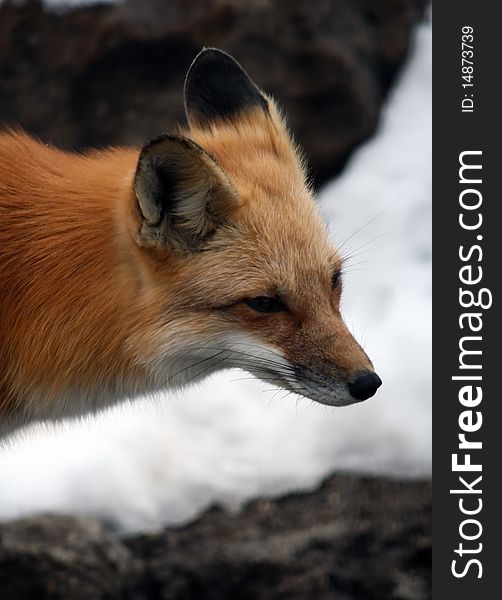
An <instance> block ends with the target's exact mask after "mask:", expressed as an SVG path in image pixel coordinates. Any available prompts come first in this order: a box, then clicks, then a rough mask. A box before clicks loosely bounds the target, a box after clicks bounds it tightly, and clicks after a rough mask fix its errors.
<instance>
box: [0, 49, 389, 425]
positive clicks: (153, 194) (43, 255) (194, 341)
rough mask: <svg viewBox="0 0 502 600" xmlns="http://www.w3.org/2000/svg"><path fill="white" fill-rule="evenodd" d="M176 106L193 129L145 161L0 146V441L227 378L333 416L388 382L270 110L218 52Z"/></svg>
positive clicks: (208, 56)
mask: <svg viewBox="0 0 502 600" xmlns="http://www.w3.org/2000/svg"><path fill="white" fill-rule="evenodd" d="M184 96H185V108H186V115H187V122H188V123H187V126H186V127H183V128H180V129H179V130H178V131H177V132H176V133H173V134H163V135H160V136H159V137H157V138H155V139H153V140H152V141H150V142H148V143H147V144H146V145H145V146H144V147H143V148H142V149H136V148H110V149H105V150H99V151H91V152H88V153H85V154H75V153H67V152H63V151H61V150H58V149H56V148H53V147H49V146H46V145H44V144H42V143H40V142H39V141H36V140H34V139H33V138H31V137H29V136H28V135H26V134H24V133H20V132H19V131H13V130H7V131H5V132H4V133H2V134H0V285H1V287H0V429H1V430H2V431H3V432H4V434H5V433H6V432H8V431H11V430H13V429H15V428H17V427H20V426H21V425H23V424H25V423H29V422H33V421H37V420H55V419H59V418H64V417H68V416H75V415H84V414H86V413H92V412H95V411H98V410H100V409H102V408H104V407H106V406H109V405H111V404H114V403H117V402H119V401H121V400H123V399H126V398H133V397H135V396H138V395H143V394H149V393H153V392H156V391H159V390H163V389H167V388H178V387H180V386H183V385H185V384H188V383H189V382H193V381H196V380H200V379H201V378H203V377H205V376H206V375H208V374H210V373H213V372H214V371H216V370H219V369H226V368H240V369H244V370H246V371H248V372H249V373H251V374H252V375H254V376H256V377H258V378H260V379H262V380H265V381H269V382H272V383H273V384H276V385H277V386H279V387H281V388H284V389H286V390H289V391H292V392H294V393H297V394H301V395H303V396H306V397H308V398H311V399H312V400H315V401H317V402H321V403H323V404H328V405H333V406H342V405H346V404H350V403H353V402H356V401H360V400H365V399H367V398H369V397H371V396H373V395H374V394H375V392H376V391H377V388H378V387H379V386H380V385H381V380H380V378H379V377H378V375H377V374H376V373H375V372H374V369H373V366H372V363H371V361H370V360H369V358H368V357H367V355H366V354H365V352H364V351H363V350H362V348H361V347H360V346H359V344H358V343H357V342H356V341H355V339H354V338H353V336H352V335H351V333H350V332H349V330H348V329H347V327H346V325H345V324H344V322H343V320H342V317H341V314H340V295H341V292H342V259H341V257H340V256H339V255H338V253H337V251H336V249H335V248H334V246H333V245H332V243H331V242H330V240H329V237H328V234H327V231H326V228H325V226H324V224H323V222H322V220H321V218H320V216H319V214H318V211H317V208H316V204H315V202H314V198H313V194H312V191H311V190H310V188H309V185H308V183H307V178H306V174H305V168H304V165H303V162H302V159H301V156H300V154H299V151H298V150H297V148H296V147H295V145H294V143H293V142H292V139H291V136H290V134H289V133H288V130H287V127H286V125H285V122H284V120H283V118H282V116H281V114H280V112H279V110H278V108H277V107H276V105H275V103H274V101H273V100H272V98H271V97H269V96H267V95H266V94H264V93H263V92H262V91H261V90H260V89H259V88H258V87H257V86H256V85H255V84H254V83H253V82H252V80H251V79H250V78H249V76H248V75H247V73H246V72H245V71H244V70H243V68H242V67H241V66H240V65H239V64H238V63H237V62H236V61H235V60H234V59H233V58H232V57H231V56H229V55H228V54H226V53H225V52H223V51H221V50H217V49H213V48H208V49H204V50H202V51H201V52H200V53H199V54H198V56H197V57H196V58H195V60H194V62H193V63H192V65H191V67H190V69H189V71H188V74H187V77H186V82H185V88H184Z"/></svg>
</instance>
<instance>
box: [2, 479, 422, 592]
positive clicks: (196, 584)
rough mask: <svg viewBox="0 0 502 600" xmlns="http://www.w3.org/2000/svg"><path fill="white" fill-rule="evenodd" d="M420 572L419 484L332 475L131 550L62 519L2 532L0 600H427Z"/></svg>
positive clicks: (139, 540) (30, 521)
mask: <svg viewBox="0 0 502 600" xmlns="http://www.w3.org/2000/svg"><path fill="white" fill-rule="evenodd" d="M430 570H431V484H430V482H427V481H419V482H400V481H392V480H387V479H376V478H367V477H358V476H351V475H336V476H333V477H331V478H329V479H328V480H326V481H325V482H324V483H323V484H322V485H321V486H320V487H319V488H318V489H316V490H314V491H312V492H309V493H302V494H291V495H288V496H285V497H282V498H279V499H276V500H270V499H259V500H256V501H253V502H251V503H249V504H248V505H247V506H245V507H244V508H243V510H242V511H241V512H240V513H238V514H231V513H229V512H227V511H226V510H224V509H222V508H218V507H213V508H211V509H209V510H208V511H207V512H205V513H204V514H202V516H201V517H200V518H198V519H197V520H196V521H194V522H192V523H190V524H188V525H185V526H183V527H181V528H167V529H165V530H163V531H161V532H159V533H154V534H148V535H146V534H145V535H139V536H134V537H129V538H121V537H120V536H118V535H117V534H116V533H113V532H111V531H108V530H106V529H105V528H104V527H103V525H101V524H99V523H98V522H97V521H96V520H93V519H85V518H77V517H66V516H60V515H43V516H34V517H30V518H26V519H21V520H18V521H12V522H8V523H4V524H2V525H0V598H2V600H21V599H22V600H45V599H54V600H59V599H60V600H94V599H96V600H97V599H115V598H117V599H119V598H120V599H128V600H129V599H130V600H147V599H148V600H175V599H176V600H178V599H179V600H192V599H196V600H227V599H228V600H237V599H239V600H241V599H242V600H246V599H249V600H251V599H253V600H254V599H260V600H261V599H263V600H272V599H276V598H281V599H283V598H284V599H286V598H287V599H292V600H293V599H295V600H309V599H314V600H324V599H326V600H327V599H334V600H427V599H429V598H431V572H430Z"/></svg>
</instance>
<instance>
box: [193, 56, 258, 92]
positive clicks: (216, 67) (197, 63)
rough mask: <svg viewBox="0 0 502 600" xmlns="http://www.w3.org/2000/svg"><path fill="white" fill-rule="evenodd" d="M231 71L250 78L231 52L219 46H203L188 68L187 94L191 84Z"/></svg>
mask: <svg viewBox="0 0 502 600" xmlns="http://www.w3.org/2000/svg"><path fill="white" fill-rule="evenodd" d="M229 73H232V74H233V75H234V76H235V75H238V76H240V77H245V78H249V77H248V75H247V73H246V71H244V69H243V68H242V67H241V66H240V64H239V63H238V62H237V61H236V60H235V58H233V57H232V56H230V54H227V53H226V52H224V51H223V50H219V49H218V48H203V49H202V50H201V51H200V52H199V54H197V56H196V57H195V58H194V60H193V62H192V64H191V65H190V67H189V69H188V72H187V75H186V78H185V95H186V93H187V91H188V92H189V91H190V86H191V85H192V84H193V85H197V83H198V82H199V81H200V80H201V79H210V78H211V77H215V76H216V77H217V76H219V77H221V76H222V75H224V74H226V75H228V74H229Z"/></svg>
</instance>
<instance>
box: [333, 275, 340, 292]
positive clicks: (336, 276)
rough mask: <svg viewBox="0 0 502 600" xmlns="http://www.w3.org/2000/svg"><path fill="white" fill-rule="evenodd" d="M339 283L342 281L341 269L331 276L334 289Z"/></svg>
mask: <svg viewBox="0 0 502 600" xmlns="http://www.w3.org/2000/svg"><path fill="white" fill-rule="evenodd" d="M339 283H340V271H335V272H334V273H333V276H332V277H331V287H332V289H335V288H337V287H338V284H339Z"/></svg>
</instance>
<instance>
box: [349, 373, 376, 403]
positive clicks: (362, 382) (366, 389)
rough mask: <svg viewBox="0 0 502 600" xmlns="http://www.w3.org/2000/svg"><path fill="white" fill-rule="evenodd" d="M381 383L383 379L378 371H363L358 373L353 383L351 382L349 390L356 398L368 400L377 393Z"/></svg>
mask: <svg viewBox="0 0 502 600" xmlns="http://www.w3.org/2000/svg"><path fill="white" fill-rule="evenodd" d="M381 385H382V380H381V379H380V377H378V375H377V374H376V373H372V372H371V371H361V372H360V373H357V375H356V376H355V377H354V380H353V381H352V383H349V392H350V395H351V396H353V397H354V398H355V399H356V400H367V399H368V398H371V396H374V395H375V394H376V391H377V389H378V388H379V387H380V386H381Z"/></svg>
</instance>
